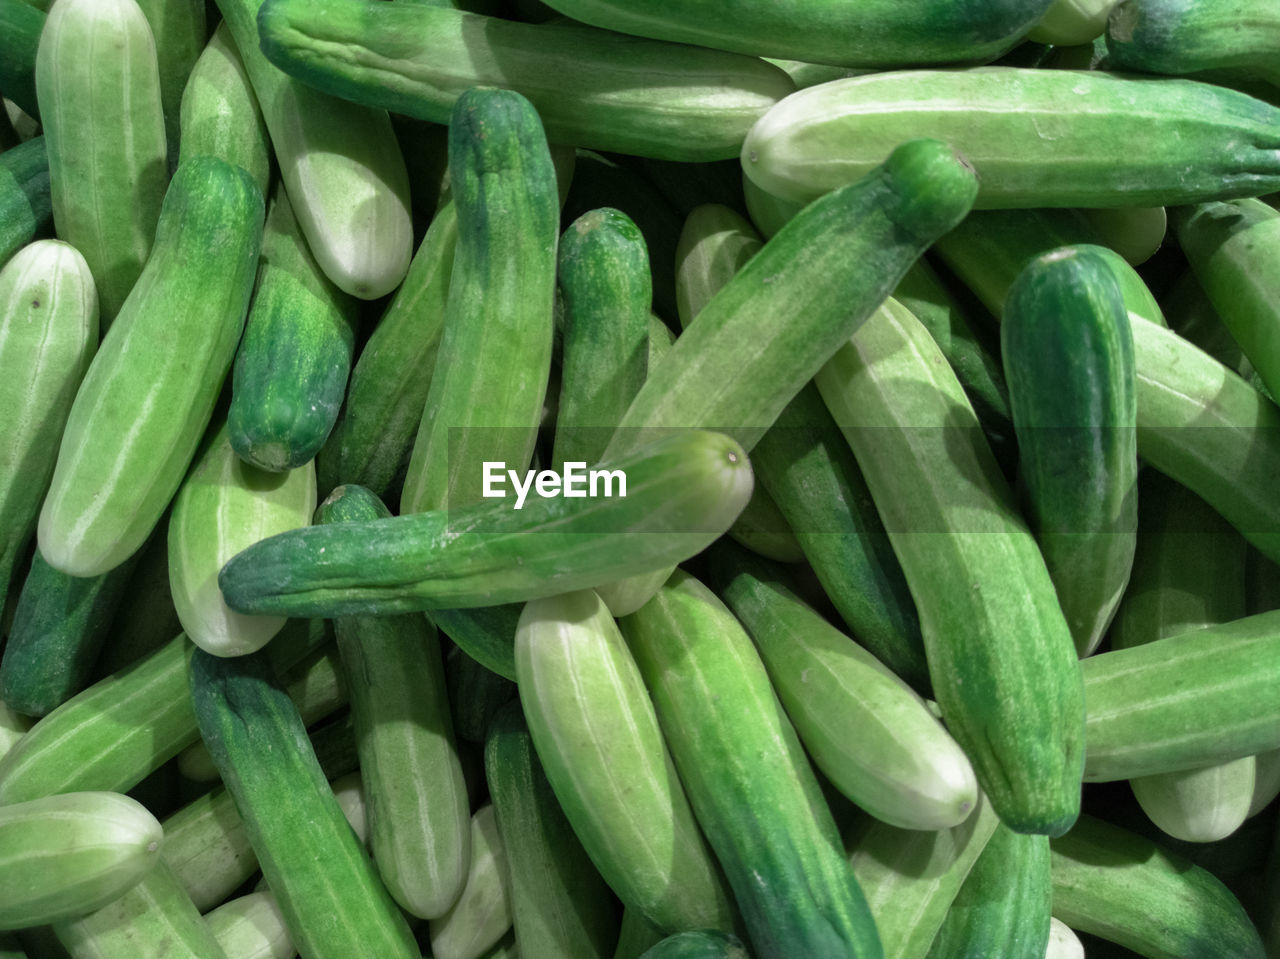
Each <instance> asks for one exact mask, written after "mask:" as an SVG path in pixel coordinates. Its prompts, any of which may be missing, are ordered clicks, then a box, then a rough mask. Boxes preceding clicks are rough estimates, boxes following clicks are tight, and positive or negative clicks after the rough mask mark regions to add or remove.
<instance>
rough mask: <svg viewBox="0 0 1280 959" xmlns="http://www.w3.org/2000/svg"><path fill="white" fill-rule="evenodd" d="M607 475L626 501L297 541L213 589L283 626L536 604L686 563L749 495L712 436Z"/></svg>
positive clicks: (255, 557)
mask: <svg viewBox="0 0 1280 959" xmlns="http://www.w3.org/2000/svg"><path fill="white" fill-rule="evenodd" d="M604 465H605V467H607V468H609V469H611V470H618V471H621V472H622V473H623V474H624V475H625V476H626V479H627V494H628V495H627V496H625V497H618V496H611V497H606V496H597V497H594V498H591V497H585V498H581V499H582V502H581V503H579V502H578V498H567V499H566V498H563V497H557V498H546V499H538V500H536V501H534V502H532V503H526V504H525V506H524V508H523V509H521V510H514V509H512V507H511V505H510V504H508V503H507V502H506V501H495V502H492V503H483V504H478V505H476V506H470V507H462V508H460V509H454V510H448V511H437V512H432V513H419V514H411V515H408V516H394V517H391V518H390V519H381V520H372V521H370V522H365V523H351V524H343V525H341V526H331V527H311V528H310V529H301V530H293V531H291V532H289V533H282V534H280V535H278V536H273V537H271V538H270V539H267V540H264V541H262V542H261V543H257V544H255V545H254V546H251V547H249V548H248V549H247V550H245V551H244V552H242V553H240V554H239V555H237V556H235V557H234V558H232V560H231V561H230V562H228V563H227V565H226V566H224V567H223V571H222V573H221V574H220V576H219V584H220V585H221V587H222V592H223V595H224V596H225V597H226V599H227V602H228V604H229V605H230V606H231V607H232V608H233V609H236V610H238V611H240V612H246V613H271V614H276V615H280V614H284V615H289V616H296V615H311V614H310V613H303V612H302V611H303V610H322V611H323V613H322V615H324V616H326V617H331V616H346V615H351V614H356V613H374V614H379V615H382V614H386V613H398V612H411V611H414V610H420V609H433V608H442V609H454V608H458V607H468V606H492V605H495V604H501V603H512V602H516V601H518V600H528V599H536V598H538V597H540V596H553V595H555V594H556V593H562V592H567V591H569V590H574V589H584V588H586V587H589V586H595V585H596V584H598V583H607V582H610V581H612V580H616V579H618V578H620V577H624V576H631V575H633V574H636V573H640V572H643V571H645V570H651V569H657V568H660V567H662V566H664V565H667V564H670V563H676V562H680V561H681V560H683V559H687V558H688V557H689V556H692V555H694V554H696V553H698V552H699V551H700V550H702V549H703V548H705V547H706V546H707V545H709V544H710V543H711V542H712V541H713V540H714V539H715V538H716V537H717V536H719V535H720V534H721V533H723V532H724V531H725V530H726V529H727V528H728V527H729V525H730V524H731V523H732V522H733V519H734V518H735V517H736V516H737V515H738V513H739V512H741V510H742V507H743V506H744V505H745V503H746V501H747V498H748V497H749V496H750V494H751V466H750V464H749V463H748V462H747V458H746V455H745V454H744V453H743V452H742V447H740V446H739V445H738V444H737V443H735V442H734V441H733V440H731V439H729V438H728V437H726V436H723V435H721V434H719V433H707V432H703V431H700V430H690V431H685V432H681V433H677V434H674V435H670V436H666V437H663V438H661V439H658V440H657V441H655V442H654V443H651V444H650V445H649V446H647V447H645V448H643V449H641V450H640V451H639V452H638V453H635V454H632V455H629V456H624V457H619V458H617V459H614V460H610V461H608V462H607V463H605V464H604ZM654 533H661V534H663V535H660V536H654V535H652V534H654ZM445 631H446V632H448V627H447V626H446V627H445ZM473 655H475V654H474V653H473Z"/></svg>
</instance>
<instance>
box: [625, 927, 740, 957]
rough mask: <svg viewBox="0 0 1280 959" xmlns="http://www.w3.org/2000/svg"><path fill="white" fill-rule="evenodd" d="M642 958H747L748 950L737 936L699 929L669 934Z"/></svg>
mask: <svg viewBox="0 0 1280 959" xmlns="http://www.w3.org/2000/svg"><path fill="white" fill-rule="evenodd" d="M640 959H747V951H746V949H744V948H743V947H742V941H741V940H740V939H738V937H737V936H730V935H728V934H726V933H723V932H703V931H701V930H697V931H693V932H678V933H676V934H675V935H674V936H668V937H667V938H666V939H663V940H662V941H661V942H659V943H657V944H656V945H655V946H653V947H652V948H650V949H648V950H647V951H646V952H644V953H643V954H642V955H641V956H640Z"/></svg>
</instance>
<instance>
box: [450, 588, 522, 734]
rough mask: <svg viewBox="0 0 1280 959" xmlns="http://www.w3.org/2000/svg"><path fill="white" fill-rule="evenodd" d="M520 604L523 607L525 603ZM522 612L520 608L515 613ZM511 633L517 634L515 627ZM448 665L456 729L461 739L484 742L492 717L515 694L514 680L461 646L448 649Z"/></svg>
mask: <svg viewBox="0 0 1280 959" xmlns="http://www.w3.org/2000/svg"><path fill="white" fill-rule="evenodd" d="M520 605H521V607H522V608H523V604H520ZM519 613H520V610H517V611H516V615H517V616H519ZM512 635H513V636H514V635H515V632H514V630H513V631H512ZM512 662H513V663H514V656H513V657H512ZM445 669H446V673H445V677H446V679H447V680H448V685H449V710H450V713H451V714H452V715H453V728H454V731H455V732H456V733H457V735H458V738H459V739H464V740H466V741H467V742H469V743H483V742H484V735H485V731H486V730H488V728H489V720H491V719H493V715H494V713H496V712H497V711H498V709H499V708H500V707H501V706H502V705H504V704H505V703H506V702H507V700H509V699H513V698H514V697H515V695H516V686H515V683H513V682H512V681H511V680H509V679H507V678H506V677H504V676H500V675H499V674H498V673H495V672H494V671H493V670H491V669H487V668H486V667H484V666H482V665H480V663H479V662H477V661H476V659H475V658H473V657H472V656H471V655H470V654H469V653H468V652H467V651H466V650H464V649H463V648H462V647H461V646H454V648H453V649H451V650H449V655H448V656H446V657H445Z"/></svg>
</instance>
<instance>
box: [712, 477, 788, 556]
mask: <svg viewBox="0 0 1280 959" xmlns="http://www.w3.org/2000/svg"><path fill="white" fill-rule="evenodd" d="M728 534H729V536H730V537H732V538H733V539H734V540H735V541H736V542H738V543H741V544H742V545H743V546H745V547H746V548H747V549H749V550H751V551H752V552H753V553H756V554H758V555H760V556H763V557H765V558H766V559H772V560H777V561H778V562H779V563H800V562H803V561H804V549H803V548H802V547H801V545H800V541H799V540H797V539H796V536H795V534H794V533H793V532H792V531H791V527H789V526H788V525H787V520H786V517H784V516H783V515H782V510H781V509H779V508H778V504H777V503H775V502H774V501H773V497H772V496H770V495H769V493H768V491H767V490H766V489H765V488H764V487H763V486H756V487H755V488H754V489H753V490H752V491H751V499H749V500H747V505H746V506H744V507H743V508H742V512H741V513H739V514H738V518H737V519H736V520H734V521H733V525H732V526H730V527H729V529H728Z"/></svg>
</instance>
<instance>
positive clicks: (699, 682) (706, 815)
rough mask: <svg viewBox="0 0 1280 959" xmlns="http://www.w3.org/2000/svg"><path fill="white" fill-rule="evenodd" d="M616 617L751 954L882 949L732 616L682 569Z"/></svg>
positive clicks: (791, 736)
mask: <svg viewBox="0 0 1280 959" xmlns="http://www.w3.org/2000/svg"><path fill="white" fill-rule="evenodd" d="M620 625H621V627H622V629H623V633H624V635H625V636H626V638H627V643H628V645H629V646H630V647H631V652H632V655H633V656H634V657H635V660H636V663H637V665H639V667H640V672H641V675H643V677H644V680H645V683H646V685H647V686H648V687H649V693H650V695H651V696H652V698H653V701H654V707H655V709H656V712H657V714H658V722H659V724H660V725H661V727H662V731H663V735H664V736H665V737H666V740H667V746H668V748H669V749H670V750H671V754H672V758H673V759H674V760H675V765H676V769H677V770H678V772H679V774H680V779H681V782H682V783H683V784H684V787H685V790H686V791H687V793H688V795H689V802H690V804H691V805H692V806H693V809H694V814H695V815H696V816H697V818H698V822H699V824H700V825H701V826H702V828H703V832H704V833H705V834H706V836H707V840H708V841H709V842H710V844H711V847H712V849H713V850H714V851H715V853H716V857H717V858H718V859H719V860H720V864H721V866H722V867H723V868H724V871H725V876H726V877H727V878H728V880H729V885H730V887H731V888H732V889H733V894H734V897H735V899H736V900H737V905H738V908H739V910H740V911H741V913H742V918H743V921H744V923H745V925H746V929H747V933H748V935H749V936H750V940H751V946H752V948H753V950H754V951H755V953H756V954H757V955H758V956H760V957H761V959H771V957H794V956H797V955H820V956H823V957H824V959H826V957H829V959H836V957H854V956H857V957H859V959H872V957H880V956H883V955H884V954H885V953H884V952H883V950H882V948H881V944H880V939H879V937H878V935H877V933H876V925H875V922H874V920H873V919H872V915H871V912H870V911H869V910H868V908H867V903H866V900H865V899H864V897H863V893H862V891H861V890H860V889H859V886H858V883H857V881H856V880H855V879H854V876H853V873H852V871H851V870H850V868H849V865H848V863H847V862H846V861H845V858H844V854H843V850H842V849H841V845H840V839H839V834H838V833H837V831H836V825H835V822H834V820H833V819H832V816H831V812H830V810H829V809H828V808H827V805H826V801H825V800H824V799H823V797H822V793H821V790H820V789H819V787H818V782H817V779H816V778H815V777H814V775H813V772H812V770H811V769H810V767H809V764H808V760H807V759H806V758H805V756H804V753H803V751H802V749H801V746H800V742H799V740H798V739H797V738H796V733H795V730H794V729H793V728H792V726H791V724H790V722H789V721H788V720H787V718H786V716H785V714H784V713H783V711H782V706H781V704H780V703H779V702H778V699H777V696H776V695H775V694H774V691H773V688H772V686H771V685H770V682H769V676H768V673H767V672H766V671H765V667H764V664H763V663H761V661H760V658H759V656H758V654H757V653H756V651H755V648H754V647H753V645H752V643H751V640H750V639H749V638H748V636H747V635H746V633H745V631H744V630H743V628H742V627H741V626H740V625H739V624H738V621H737V620H736V619H734V617H733V614H732V613H730V612H729V611H728V610H727V609H726V608H725V607H724V605H723V604H722V603H721V602H720V601H719V600H718V599H716V598H715V596H714V595H713V594H712V593H711V591H710V590H709V589H707V588H706V587H705V586H703V585H702V584H701V583H699V582H698V581H697V580H695V579H693V578H692V577H691V576H689V575H687V574H686V573H684V572H682V571H680V570H677V571H676V572H675V573H674V574H673V575H672V577H671V578H670V579H669V580H668V581H667V583H666V585H664V586H663V587H662V588H661V589H660V590H659V591H658V593H657V595H655V596H654V597H653V598H652V599H650V600H649V602H648V603H646V604H645V605H644V606H642V607H641V608H640V609H639V610H637V611H636V612H635V613H633V614H631V615H630V616H628V617H626V618H624V619H623V620H622V622H621V624H620Z"/></svg>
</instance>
